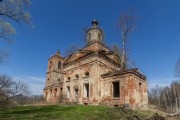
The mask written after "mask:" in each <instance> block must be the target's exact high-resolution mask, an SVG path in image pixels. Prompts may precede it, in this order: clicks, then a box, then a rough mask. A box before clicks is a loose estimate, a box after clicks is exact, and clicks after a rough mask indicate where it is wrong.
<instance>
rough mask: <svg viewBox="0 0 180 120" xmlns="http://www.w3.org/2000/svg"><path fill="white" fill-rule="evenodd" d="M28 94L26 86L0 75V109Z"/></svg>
mask: <svg viewBox="0 0 180 120" xmlns="http://www.w3.org/2000/svg"><path fill="white" fill-rule="evenodd" d="M29 93H30V92H29V88H28V86H27V85H26V84H24V83H21V82H15V81H13V80H12V78H11V77H9V76H7V75H0V108H3V107H7V106H9V105H10V104H11V103H13V102H14V99H15V98H16V97H18V96H23V95H28V94H29Z"/></svg>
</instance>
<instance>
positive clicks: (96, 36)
mask: <svg viewBox="0 0 180 120" xmlns="http://www.w3.org/2000/svg"><path fill="white" fill-rule="evenodd" d="M98 24H99V23H98V21H97V20H96V19H94V20H93V21H92V26H91V27H90V28H89V29H88V30H87V33H86V37H87V44H90V43H94V42H100V43H102V37H103V32H102V30H101V28H99V26H98Z"/></svg>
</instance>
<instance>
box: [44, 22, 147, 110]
mask: <svg viewBox="0 0 180 120" xmlns="http://www.w3.org/2000/svg"><path fill="white" fill-rule="evenodd" d="M102 38H103V31H102V29H101V28H99V26H98V22H97V21H96V20H93V21H92V26H91V27H90V28H89V29H88V30H87V32H86V40H87V43H86V45H85V46H84V47H83V48H81V49H79V50H77V51H76V52H74V53H72V54H71V55H69V56H66V57H62V56H61V55H60V52H59V51H56V53H55V54H53V55H52V56H51V57H50V58H49V59H48V68H47V72H46V83H45V87H44V89H43V94H44V98H45V99H46V100H47V101H48V102H56V101H57V100H58V98H59V96H61V95H64V96H65V99H64V101H68V102H76V103H79V104H85V105H89V104H90V105H99V104H106V105H112V106H124V107H128V108H131V109H140V108H146V107H147V103H148V97H147V81H146V76H145V75H143V74H142V73H141V72H139V71H138V69H137V68H131V69H121V68H123V67H124V65H123V66H121V64H120V62H119V60H120V57H119V56H118V55H117V54H116V53H115V52H113V51H112V50H111V49H109V48H108V47H106V46H105V45H104V44H103V43H102Z"/></svg>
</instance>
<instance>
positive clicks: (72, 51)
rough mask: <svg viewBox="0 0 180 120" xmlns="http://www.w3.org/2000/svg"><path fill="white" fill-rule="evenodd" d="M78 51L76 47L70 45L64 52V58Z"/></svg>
mask: <svg viewBox="0 0 180 120" xmlns="http://www.w3.org/2000/svg"><path fill="white" fill-rule="evenodd" d="M78 49H79V47H78V46H77V45H70V46H69V47H68V48H66V50H65V56H68V55H70V54H72V53H74V52H76V51H77V50H78Z"/></svg>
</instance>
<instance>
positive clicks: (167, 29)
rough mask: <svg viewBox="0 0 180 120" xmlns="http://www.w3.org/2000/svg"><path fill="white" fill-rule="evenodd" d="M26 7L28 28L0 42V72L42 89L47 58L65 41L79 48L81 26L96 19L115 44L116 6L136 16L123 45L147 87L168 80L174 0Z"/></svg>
mask: <svg viewBox="0 0 180 120" xmlns="http://www.w3.org/2000/svg"><path fill="white" fill-rule="evenodd" d="M31 2H32V5H31V6H30V7H29V9H28V10H29V11H30V13H31V15H32V18H33V23H34V26H35V27H34V28H33V29H31V28H29V27H27V26H19V25H18V24H16V23H13V25H14V27H15V28H16V33H17V34H16V35H14V36H12V38H13V39H14V43H13V44H11V45H8V44H7V43H5V42H3V41H1V42H0V47H2V48H5V49H7V50H8V51H9V53H10V57H9V59H8V61H7V62H6V64H5V65H2V66H0V73H1V74H2V73H5V74H8V75H11V76H12V77H13V78H14V79H15V80H20V81H23V82H25V83H28V85H29V86H30V88H31V91H32V94H42V89H43V87H44V81H45V75H46V68H47V60H48V58H49V57H50V56H51V55H52V54H53V53H54V52H55V51H56V50H58V49H59V50H60V53H61V55H62V56H63V55H64V51H65V49H66V48H68V46H70V45H72V44H75V45H78V46H80V47H83V41H82V38H83V30H84V29H85V28H87V27H89V26H90V25H91V20H92V19H94V18H96V19H97V20H98V21H99V23H100V27H101V28H102V29H103V31H104V40H105V41H106V43H107V44H109V45H112V44H113V43H117V44H121V42H120V36H119V34H118V32H117V30H116V21H117V19H118V16H119V14H120V11H122V10H127V9H128V8H133V10H134V13H135V14H136V15H137V16H139V21H138V22H137V25H138V28H137V30H136V32H133V33H132V34H130V37H129V39H128V43H127V44H128V45H127V49H128V51H129V57H130V60H131V61H134V63H135V66H136V67H138V68H139V69H140V70H141V71H142V72H143V73H144V74H145V75H146V76H147V79H148V84H149V87H153V86H155V85H156V84H159V85H162V86H164V85H167V84H169V83H170V82H171V81H172V80H174V79H175V78H174V74H173V73H174V66H175V63H176V61H177V59H178V58H179V57H180V52H179V51H180V47H179V45H180V22H179V21H180V14H179V11H180V7H179V5H180V1H179V0H53V1H45V2H44V1H42V0H31Z"/></svg>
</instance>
